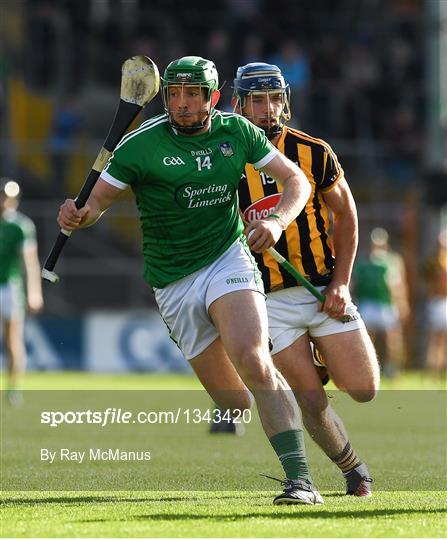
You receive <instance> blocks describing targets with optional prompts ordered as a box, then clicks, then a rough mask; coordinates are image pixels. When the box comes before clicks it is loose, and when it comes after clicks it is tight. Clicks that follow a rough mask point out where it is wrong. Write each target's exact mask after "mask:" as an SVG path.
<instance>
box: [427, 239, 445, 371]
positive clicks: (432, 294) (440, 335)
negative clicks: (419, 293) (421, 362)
mask: <svg viewBox="0 0 447 540" xmlns="http://www.w3.org/2000/svg"><path fill="white" fill-rule="evenodd" d="M424 273H425V278H426V282H427V287H428V303H427V315H428V317H427V319H428V320H427V322H428V344H427V359H426V366H427V367H428V368H429V369H432V370H434V371H435V372H437V373H439V374H442V373H445V370H446V369H447V229H445V230H443V231H441V232H440V233H439V236H438V245H437V249H436V253H434V254H433V255H432V256H431V257H430V258H429V259H428V260H427V262H426V264H425V268H424Z"/></svg>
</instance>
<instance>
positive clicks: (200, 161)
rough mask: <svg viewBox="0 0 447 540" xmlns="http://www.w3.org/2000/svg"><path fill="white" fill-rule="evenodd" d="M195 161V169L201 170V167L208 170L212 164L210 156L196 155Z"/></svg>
mask: <svg viewBox="0 0 447 540" xmlns="http://www.w3.org/2000/svg"><path fill="white" fill-rule="evenodd" d="M196 161H197V170H198V171H201V170H202V169H208V170H210V169H211V167H212V166H213V164H212V163H211V159H210V156H198V157H196Z"/></svg>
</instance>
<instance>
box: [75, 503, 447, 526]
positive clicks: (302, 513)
mask: <svg viewBox="0 0 447 540" xmlns="http://www.w3.org/2000/svg"><path fill="white" fill-rule="evenodd" d="M310 508H315V507H307V506H300V507H299V510H298V509H297V510H296V511H295V512H287V513H282V512H278V513H276V514H271V513H267V512H250V513H247V514H223V515H212V516H209V515H200V514H166V513H163V514H143V515H136V516H126V517H125V518H123V519H102V518H101V519H82V520H77V521H72V523H100V522H109V521H110V522H117V521H184V520H193V521H198V520H205V521H235V520H241V519H242V520H243V519H251V518H268V519H281V520H283V519H287V518H329V519H332V518H344V517H348V518H371V517H380V516H393V515H399V516H402V515H403V514H439V513H445V512H446V510H445V508H442V507H440V508H439V509H430V510H425V509H422V508H421V509H414V510H412V509H409V508H401V509H393V510H391V509H390V510H385V509H381V510H379V509H377V510H335V511H334V512H331V511H328V510H320V511H319V510H312V511H309V510H310ZM306 510H307V511H306Z"/></svg>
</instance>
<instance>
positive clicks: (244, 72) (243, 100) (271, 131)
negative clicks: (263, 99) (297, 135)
mask: <svg viewBox="0 0 447 540" xmlns="http://www.w3.org/2000/svg"><path fill="white" fill-rule="evenodd" d="M278 94H279V95H280V96H281V111H280V113H279V115H278V116H277V117H276V118H272V117H271V116H270V112H269V113H268V114H267V116H264V117H256V118H252V120H253V123H255V124H257V122H256V120H267V121H268V122H267V126H266V127H264V126H263V125H262V124H260V127H261V128H262V129H263V130H264V131H265V134H266V135H267V137H268V138H269V139H273V138H274V137H276V136H277V135H279V134H280V133H281V131H282V128H283V126H284V124H285V123H286V122H288V121H289V120H290V117H291V114H290V87H289V85H288V84H286V82H285V80H284V77H283V76H282V73H281V70H280V69H279V67H278V66H275V65H273V64H265V63H264V62H253V63H251V64H247V65H245V66H241V67H239V68H238V70H237V73H236V78H235V79H234V82H233V96H234V97H235V98H236V100H237V105H239V106H240V108H241V110H242V109H243V108H244V107H246V106H247V105H248V104H249V100H250V99H252V98H253V96H255V95H265V96H267V99H268V100H270V99H271V97H272V96H274V95H278ZM269 109H270V108H269ZM275 120H276V122H275Z"/></svg>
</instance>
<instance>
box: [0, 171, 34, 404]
mask: <svg viewBox="0 0 447 540" xmlns="http://www.w3.org/2000/svg"><path fill="white" fill-rule="evenodd" d="M19 194H20V187H19V185H18V184H17V182H15V181H14V180H11V179H9V178H1V179H0V260H1V264H0V320H1V322H2V326H3V336H4V340H5V345H6V347H5V351H6V356H7V362H8V381H7V390H8V391H7V396H8V400H9V402H10V403H11V405H18V404H20V402H21V394H20V390H19V386H20V382H21V378H22V376H23V373H24V371H25V364H26V353H25V343H24V336H23V331H24V319H25V310H26V306H27V307H28V310H29V311H30V312H31V313H37V312H39V311H40V310H41V309H42V307H43V297H42V285H41V280H40V265H39V259H38V255H37V242H36V233H35V227H34V224H33V222H32V221H31V220H30V219H29V218H28V217H26V216H25V215H23V214H22V213H20V212H18V211H17V206H18V197H19ZM22 268H24V270H25V273H26V295H25V292H24V290H23V281H22Z"/></svg>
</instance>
